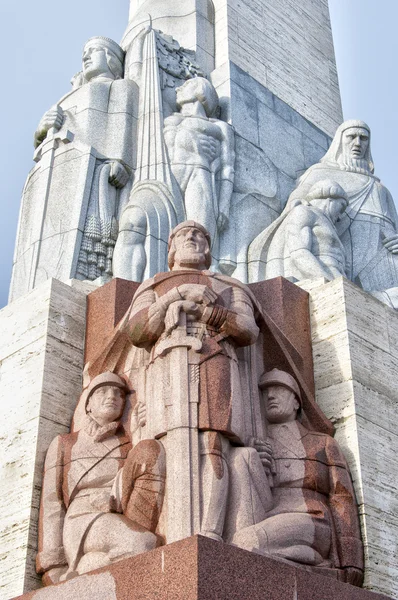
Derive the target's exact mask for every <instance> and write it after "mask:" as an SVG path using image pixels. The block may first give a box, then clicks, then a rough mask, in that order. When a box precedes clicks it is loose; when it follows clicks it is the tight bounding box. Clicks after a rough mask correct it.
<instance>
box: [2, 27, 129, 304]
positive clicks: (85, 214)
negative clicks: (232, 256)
mask: <svg viewBox="0 0 398 600" xmlns="http://www.w3.org/2000/svg"><path fill="white" fill-rule="evenodd" d="M123 60H124V52H123V50H122V49H121V47H120V46H119V45H118V44H116V42H114V41H112V40H109V39H108V38H102V37H96V38H92V39H91V40H89V41H88V42H87V44H86V45H85V48H84V53H83V71H82V73H80V74H78V75H77V76H75V77H74V79H73V89H72V91H71V92H69V93H68V94H66V95H65V96H64V97H63V98H61V100H60V101H59V102H58V103H57V104H56V105H54V106H53V107H52V108H51V109H50V110H49V111H48V112H47V113H46V114H45V115H44V117H43V118H42V120H41V121H40V124H39V126H38V129H37V131H36V133H35V145H36V152H35V161H36V162H37V165H36V167H35V168H34V169H33V170H32V171H31V173H30V175H29V177H28V180H27V182H26V185H25V188H24V192H23V199H22V206H21V216H20V224H19V231H18V238H17V245H16V250H15V259H14V262H15V264H14V271H13V281H12V286H11V292H10V297H11V299H13V298H16V297H17V296H19V295H21V294H23V293H25V292H27V291H28V290H29V289H31V288H33V287H35V286H36V285H37V284H39V283H40V282H41V281H43V280H45V279H47V278H48V277H57V278H59V279H61V280H67V279H69V278H71V277H77V278H80V279H96V278H97V277H98V276H101V275H106V276H108V277H109V276H110V275H111V273H112V266H111V261H112V253H113V247H114V245H115V241H116V235H117V222H116V221H117V210H118V205H119V204H123V202H124V203H125V202H126V201H123V195H127V198H128V194H129V189H130V185H129V181H131V173H132V169H133V167H134V160H135V159H134V152H135V151H134V138H135V131H136V121H137V110H138V89H137V86H136V84H135V83H134V82H132V81H128V80H125V79H123Z"/></svg>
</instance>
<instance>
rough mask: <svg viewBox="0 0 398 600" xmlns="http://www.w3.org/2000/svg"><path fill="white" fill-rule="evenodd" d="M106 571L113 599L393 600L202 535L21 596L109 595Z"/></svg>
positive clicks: (33, 599) (37, 599) (85, 598)
mask: <svg viewBox="0 0 398 600" xmlns="http://www.w3.org/2000/svg"><path fill="white" fill-rule="evenodd" d="M101 573H109V574H110V575H111V577H112V580H113V582H114V584H115V585H114V587H115V590H116V591H115V594H114V595H113V593H112V595H111V596H110V597H109V600H114V599H115V600H224V599H225V600H227V599H228V600H290V599H291V600H335V599H336V598H338V599H339V600H388V597H387V596H383V595H380V594H375V593H373V592H370V591H367V590H363V589H360V588H357V587H353V586H351V585H348V584H346V583H341V582H339V581H336V580H335V579H333V578H331V577H325V576H322V575H318V574H315V573H312V572H310V571H307V570H305V569H301V568H299V567H294V566H291V565H289V564H287V563H284V562H281V561H277V560H274V559H270V558H265V557H263V556H259V555H257V554H253V553H251V552H247V551H246V550H241V549H240V548H236V547H234V546H230V545H228V544H223V543H222V542H216V541H214V540H211V539H208V538H205V537H202V536H194V537H191V538H188V539H185V540H182V541H180V542H175V543H174V544H170V545H168V546H164V547H161V548H157V549H156V550H153V551H151V552H147V553H146V554H141V555H140V556H136V557H134V558H129V559H126V560H124V561H121V562H119V563H115V564H114V565H112V566H110V567H106V568H104V569H100V570H98V571H94V572H93V573H90V574H88V575H83V576H81V577H79V578H77V579H74V580H72V581H70V582H66V583H61V584H59V585H58V586H53V587H49V588H46V590H43V591H40V590H38V591H36V592H30V593H29V594H25V595H24V596H19V599H18V600H41V597H42V594H43V600H44V598H49V597H50V596H49V595H46V596H44V594H45V593H46V594H48V593H49V592H50V591H51V599H52V600H65V599H66V598H71V600H75V598H76V593H77V587H76V584H77V583H78V581H77V580H80V582H79V583H80V585H79V592H78V593H79V598H80V599H81V600H96V598H97V597H101V598H103V597H104V596H103V595H101V594H100V592H101V587H100V586H101V580H100V579H99V575H100V574H101ZM97 580H98V584H96V581H97ZM73 582H74V583H73ZM72 584H73V586H72ZM96 585H98V587H96ZM68 589H71V593H70V595H69V593H68ZM72 590H73V591H72ZM97 594H98V595H97ZM15 600H17V599H15ZM390 600H391V599H390Z"/></svg>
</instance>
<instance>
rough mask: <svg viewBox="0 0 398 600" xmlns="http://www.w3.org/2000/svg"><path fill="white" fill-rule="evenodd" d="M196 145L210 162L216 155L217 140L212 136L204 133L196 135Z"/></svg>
mask: <svg viewBox="0 0 398 600" xmlns="http://www.w3.org/2000/svg"><path fill="white" fill-rule="evenodd" d="M197 141H198V146H199V152H200V154H203V155H204V156H205V157H206V158H207V160H208V161H209V162H210V163H212V162H213V160H215V158H216V157H217V154H218V150H219V142H218V141H217V140H215V139H214V138H213V137H210V136H209V135H205V134H199V135H198V140H197Z"/></svg>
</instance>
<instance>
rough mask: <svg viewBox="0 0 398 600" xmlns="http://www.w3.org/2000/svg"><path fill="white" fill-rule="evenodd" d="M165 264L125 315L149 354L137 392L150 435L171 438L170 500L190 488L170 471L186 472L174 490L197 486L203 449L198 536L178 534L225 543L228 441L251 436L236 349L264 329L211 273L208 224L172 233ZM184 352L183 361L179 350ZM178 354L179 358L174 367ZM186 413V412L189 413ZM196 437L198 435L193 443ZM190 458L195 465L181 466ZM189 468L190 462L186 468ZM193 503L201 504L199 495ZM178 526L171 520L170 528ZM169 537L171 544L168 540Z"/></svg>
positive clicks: (236, 285)
mask: <svg viewBox="0 0 398 600" xmlns="http://www.w3.org/2000/svg"><path fill="white" fill-rule="evenodd" d="M168 260H169V267H170V269H171V272H170V273H159V274H158V275H156V276H155V277H153V278H152V279H149V280H148V281H146V282H144V283H143V284H142V285H141V287H140V288H139V289H138V290H137V293H136V295H135V298H134V300H133V303H132V306H131V308H130V311H129V314H128V316H127V319H126V324H125V327H126V328H127V331H128V334H129V336H130V339H131V340H132V342H133V344H134V345H135V346H138V347H140V348H145V349H146V350H148V351H149V353H150V358H149V364H148V365H147V368H146V390H145V394H144V395H145V398H143V397H142V395H141V397H140V395H139V402H140V403H141V404H142V403H143V402H144V403H145V404H146V420H147V423H146V427H147V431H146V434H147V435H149V436H150V437H152V436H153V437H157V438H162V441H163V440H165V445H166V455H167V473H168V475H167V481H168V494H173V498H174V495H175V497H176V500H175V501H176V502H177V503H178V497H179V496H181V497H182V498H184V497H186V496H185V494H188V491H187V490H186V489H180V490H175V489H174V484H172V480H171V477H172V473H173V472H174V471H175V472H177V471H178V470H179V471H178V472H179V473H180V475H179V476H176V480H175V486H177V487H181V488H182V487H183V486H182V483H181V481H182V479H183V478H185V481H186V485H187V486H188V485H189V484H190V485H191V486H192V479H195V467H192V464H193V463H194V462H195V460H194V458H192V457H194V454H195V449H196V446H198V447H199V451H198V457H197V460H198V468H197V474H198V479H199V481H200V485H199V488H200V489H199V490H198V491H197V493H198V495H199V497H200V508H199V509H197V508H196V509H195V508H194V510H193V513H195V510H196V513H195V514H196V517H195V515H193V516H192V522H193V523H194V524H193V526H192V529H191V531H190V530H189V524H188V526H187V528H186V529H185V530H184V533H183V532H182V529H181V532H180V533H178V534H177V536H178V535H180V537H185V535H192V534H193V533H198V532H199V531H200V533H202V534H203V535H206V536H209V537H212V538H214V539H218V540H221V539H222V535H223V528H224V519H225V513H226V504H227V497H228V481H229V476H228V467H227V458H228V454H229V450H230V443H231V442H233V443H235V444H238V445H244V444H245V442H246V437H247V433H246V429H245V415H247V409H246V406H245V403H244V400H245V402H248V401H249V400H248V398H247V396H248V394H244V393H242V384H243V385H244V383H243V381H244V378H243V379H242V377H241V375H240V373H239V362H238V358H237V353H236V350H237V348H238V347H242V346H249V345H251V344H254V343H255V341H256V340H257V337H258V334H259V328H258V327H257V324H256V321H255V316H254V303H253V300H252V298H251V296H250V292H249V291H248V289H247V288H246V287H245V286H244V285H243V284H241V283H240V282H239V281H237V280H235V279H232V278H231V277H227V276H223V275H220V274H218V273H212V272H210V271H208V269H209V267H210V264H211V255H210V236H209V234H208V232H207V230H206V229H205V228H204V227H203V226H202V225H200V224H199V223H196V222H194V221H186V222H184V223H181V224H180V225H178V226H177V227H176V228H175V229H174V230H173V231H172V233H171V235H170V239H169V255H168ZM182 347H184V351H186V354H185V355H184V354H183V353H181V354H178V352H180V351H181V348H182ZM187 348H189V350H187ZM173 356H174V357H177V362H174V363H173V362H172V360H173ZM178 356H180V359H178ZM184 356H187V357H188V358H187V360H186V362H187V365H186V366H183V364H182V363H183V361H184V360H185V358H184ZM168 360H170V361H171V362H169V363H168V362H167V361H168ZM184 373H189V377H188V376H185V375H184ZM195 403H196V404H195ZM186 407H188V410H189V414H188V413H186V417H184V416H183V415H184V414H185V413H184V411H185V410H186ZM176 415H177V416H176ZM192 415H193V416H192ZM155 421H156V426H154V425H153V423H154V422H155ZM148 428H149V429H148ZM177 430H179V431H180V432H181V437H180V438H179V439H181V440H185V442H181V444H182V443H186V447H187V449H188V450H187V451H186V452H185V453H184V451H181V447H180V446H179V445H178V442H177V438H176V437H174V438H173V435H174V434H175V432H176V431H177ZM149 432H150V433H149ZM195 432H199V433H195ZM166 434H167V435H166ZM184 435H185V437H184ZM195 435H197V436H198V438H195V437H192V436H195ZM163 436H166V437H165V438H163ZM187 436H189V437H187ZM173 439H174V440H175V441H174V442H172V440H173ZM189 452H191V454H190V456H191V459H190V460H189V461H186V462H185V463H184V461H185V459H186V456H187V454H189ZM177 455H178V456H179V457H180V458H179V459H178V460H177V458H175V457H176V456H177ZM173 457H174V458H173ZM172 460H174V463H173V467H170V466H169V465H170V462H169V461H172ZM183 464H185V465H187V467H186V469H185V470H184V467H183ZM190 465H191V466H190ZM190 470H191V472H190V473H189V471H190ZM192 470H193V472H192ZM187 471H188V474H187ZM189 477H190V479H189ZM192 497H193V500H192V503H193V504H192V505H195V503H197V500H196V493H195V492H193V493H192ZM171 505H172V501H171V500H170V496H168V511H172V512H173V514H174V513H176V512H177V511H176V510H175V508H174V509H173V508H171ZM198 515H199V516H198ZM180 518H181V517H180ZM171 520H172V518H171V517H170V514H169V516H168V522H169V523H170V521H171ZM195 523H196V525H195ZM171 537H173V536H171ZM167 541H168V542H170V541H171V539H170V536H169V535H168V536H167Z"/></svg>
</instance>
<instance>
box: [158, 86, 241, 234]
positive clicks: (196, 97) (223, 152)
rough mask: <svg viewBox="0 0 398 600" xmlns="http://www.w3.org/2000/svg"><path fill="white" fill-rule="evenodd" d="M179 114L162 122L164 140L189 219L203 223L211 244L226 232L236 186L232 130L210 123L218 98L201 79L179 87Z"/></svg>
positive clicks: (221, 122) (216, 121)
mask: <svg viewBox="0 0 398 600" xmlns="http://www.w3.org/2000/svg"><path fill="white" fill-rule="evenodd" d="M177 105H178V107H179V108H180V111H179V112H178V113H175V114H174V115H172V116H170V117H168V118H167V119H166V120H165V130H164V135H165V140H166V145H167V149H168V154H169V160H170V164H171V169H172V172H173V175H174V177H175V178H176V180H177V183H178V186H179V188H180V190H181V193H182V195H183V198H184V204H185V211H186V214H187V219H189V220H191V219H192V220H196V221H198V222H199V223H202V224H203V225H204V227H205V228H206V229H207V230H208V231H209V234H210V236H211V239H212V241H213V244H214V243H215V239H216V238H217V234H218V232H219V231H222V230H224V229H226V228H227V226H228V222H229V208H230V201H231V194H232V189H233V182H234V172H235V171H234V165H235V140H234V133H233V129H232V128H231V127H230V126H229V125H228V124H227V123H224V122H223V121H220V120H218V119H214V118H213V116H214V115H215V112H216V110H217V108H218V96H217V92H216V90H215V89H214V87H213V85H212V84H211V83H210V82H209V81H207V80H206V79H204V78H203V77H197V78H195V79H191V80H188V81H187V82H186V83H184V85H183V86H181V87H180V88H178V89H177Z"/></svg>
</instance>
